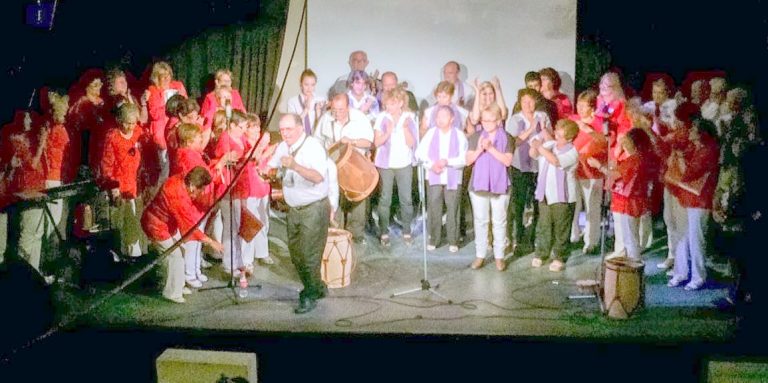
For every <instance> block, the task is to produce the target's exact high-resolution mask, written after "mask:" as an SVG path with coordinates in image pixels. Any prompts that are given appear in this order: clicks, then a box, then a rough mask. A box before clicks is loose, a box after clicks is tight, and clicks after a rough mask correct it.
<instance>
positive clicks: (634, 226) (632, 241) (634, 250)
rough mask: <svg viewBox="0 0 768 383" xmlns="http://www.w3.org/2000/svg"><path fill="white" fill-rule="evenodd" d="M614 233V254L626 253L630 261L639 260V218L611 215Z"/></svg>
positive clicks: (617, 214) (618, 214)
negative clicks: (623, 251) (624, 251)
mask: <svg viewBox="0 0 768 383" xmlns="http://www.w3.org/2000/svg"><path fill="white" fill-rule="evenodd" d="M613 224H614V231H615V232H616V242H615V245H616V246H615V247H614V252H616V253H617V254H618V253H620V252H621V251H622V250H626V251H627V256H628V257H629V258H632V259H638V260H639V259H640V253H641V249H640V217H633V216H631V215H627V214H621V213H613Z"/></svg>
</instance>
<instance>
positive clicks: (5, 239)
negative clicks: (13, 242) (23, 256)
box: [0, 213, 8, 264]
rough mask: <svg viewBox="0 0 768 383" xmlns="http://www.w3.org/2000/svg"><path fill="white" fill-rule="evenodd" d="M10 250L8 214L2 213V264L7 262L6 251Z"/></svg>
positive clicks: (0, 255) (0, 215)
mask: <svg viewBox="0 0 768 383" xmlns="http://www.w3.org/2000/svg"><path fill="white" fill-rule="evenodd" d="M7 248H8V214H7V213H0V264H2V263H3V262H5V250H6V249H7Z"/></svg>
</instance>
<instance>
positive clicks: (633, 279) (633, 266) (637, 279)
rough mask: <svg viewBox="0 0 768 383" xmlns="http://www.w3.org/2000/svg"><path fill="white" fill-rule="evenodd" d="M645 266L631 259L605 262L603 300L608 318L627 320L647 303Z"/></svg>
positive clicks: (623, 258) (616, 259)
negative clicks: (644, 278)
mask: <svg viewBox="0 0 768 383" xmlns="http://www.w3.org/2000/svg"><path fill="white" fill-rule="evenodd" d="M644 268H645V264H644V263H643V262H641V261H639V260H634V259H630V258H625V257H621V258H613V259H608V260H606V261H605V283H604V284H603V288H604V292H603V298H604V302H605V309H606V310H607V312H608V316H609V317H611V318H614V319H627V318H629V316H630V315H632V313H633V312H635V310H637V309H638V308H640V307H642V306H643V305H644V301H645V281H644V280H643V270H644Z"/></svg>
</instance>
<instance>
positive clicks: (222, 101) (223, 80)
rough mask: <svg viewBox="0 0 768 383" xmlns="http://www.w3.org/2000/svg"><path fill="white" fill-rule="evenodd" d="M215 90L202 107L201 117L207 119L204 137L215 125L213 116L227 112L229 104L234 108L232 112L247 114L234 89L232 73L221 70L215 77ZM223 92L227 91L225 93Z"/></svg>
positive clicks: (238, 93)
mask: <svg viewBox="0 0 768 383" xmlns="http://www.w3.org/2000/svg"><path fill="white" fill-rule="evenodd" d="M214 84H215V85H216V86H215V87H214V89H213V90H212V91H210V92H208V94H206V95H205V99H204V100H203V104H202V105H201V106H200V115H201V116H203V118H205V123H204V124H203V135H205V134H207V131H208V130H209V129H211V125H213V116H214V114H215V113H216V111H218V110H225V109H226V106H227V103H229V105H231V106H232V110H239V111H241V112H245V111H246V110H245V104H243V97H242V96H240V92H238V91H237V89H235V88H233V87H232V71H230V70H229V69H219V70H217V71H216V74H215V75H214ZM222 90H226V92H223V91H222Z"/></svg>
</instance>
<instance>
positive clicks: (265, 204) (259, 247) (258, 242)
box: [240, 196, 269, 266]
mask: <svg viewBox="0 0 768 383" xmlns="http://www.w3.org/2000/svg"><path fill="white" fill-rule="evenodd" d="M245 206H246V208H247V209H248V211H250V212H251V214H253V215H254V216H255V217H256V218H258V219H259V220H260V221H261V222H262V223H263V224H264V226H263V227H262V228H261V231H259V233H258V234H256V236H255V237H253V239H252V240H251V242H246V241H245V239H242V238H240V241H241V245H240V246H241V253H242V256H243V264H245V265H246V266H247V265H253V260H254V258H256V259H258V258H266V257H268V256H269V239H268V238H267V233H268V232H269V196H264V197H261V198H256V197H248V199H247V200H246V201H245Z"/></svg>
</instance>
